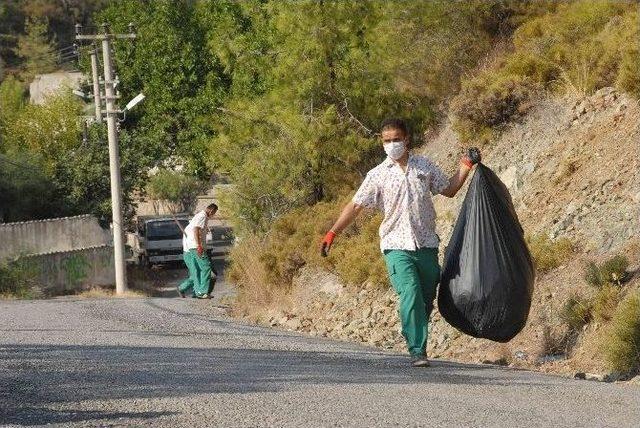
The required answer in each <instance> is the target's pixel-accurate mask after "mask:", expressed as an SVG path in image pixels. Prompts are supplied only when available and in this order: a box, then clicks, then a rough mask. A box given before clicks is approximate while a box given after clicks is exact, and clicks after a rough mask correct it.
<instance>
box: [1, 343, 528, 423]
mask: <svg viewBox="0 0 640 428" xmlns="http://www.w3.org/2000/svg"><path fill="white" fill-rule="evenodd" d="M0 367H2V369H1V371H0V384H2V385H3V387H2V393H0V409H2V412H1V414H0V424H12V423H14V424H15V423H29V422H30V421H37V422H38V423H47V422H54V423H55V422H57V423H60V422H64V421H74V420H85V419H90V418H97V419H99V418H106V417H122V416H121V415H117V414H102V413H100V412H88V413H86V414H83V413H78V412H76V413H74V414H66V413H60V412H51V411H49V410H46V409H42V407H46V406H47V405H51V404H53V403H65V402H78V401H83V400H101V399H136V398H153V397H167V398H171V397H175V398H177V397H181V396H187V395H191V394H200V393H208V394H217V393H234V394H244V393H252V392H266V391H271V392H275V391H280V390H284V389H295V388H296V384H298V385H299V384H315V385H318V384H319V385H322V384H333V385H336V384H337V385H340V384H405V383H406V384H411V385H412V387H415V385H416V384H417V385H420V384H429V383H446V384H462V385H467V384H469V385H478V384H492V385H503V384H504V385H507V384H509V385H513V384H514V383H518V379H517V378H515V379H514V377H513V374H511V378H507V373H506V371H502V370H490V371H487V368H488V367H487V366H468V365H460V364H455V363H444V362H436V363H434V366H433V367H431V368H429V369H426V370H425V369H412V368H409V367H407V361H406V359H405V358H402V357H398V356H394V355H384V354H367V353H363V354H360V353H359V354H342V353H318V352H300V351H277V350H268V349H267V350H255V349H226V348H223V349H202V348H196V349H194V348H158V347H126V346H123V347H119V346H57V345H2V346H0ZM501 373H504V375H501ZM538 380H539V379H538ZM524 381H525V380H524V379H522V382H524ZM526 382H527V384H528V385H531V384H532V382H531V379H527V380H526ZM94 413H95V414H94ZM155 416H158V415H151V413H149V414H146V413H144V414H140V415H133V416H132V415H127V417H155ZM65 418H69V419H65ZM72 418H76V419H72Z"/></svg>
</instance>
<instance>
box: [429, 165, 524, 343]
mask: <svg viewBox="0 0 640 428" xmlns="http://www.w3.org/2000/svg"><path fill="white" fill-rule="evenodd" d="M534 279H535V269H534V265H533V260H532V258H531V254H530V253H529V250H528V249H527V245H526V243H525V240H524V232H523V230H522V227H521V226H520V222H519V221H518V217H517V215H516V212H515V209H514V208H513V203H512V201H511V196H510V195H509V191H508V190H507V188H506V186H505V185H504V184H503V183H502V182H501V181H500V179H499V178H498V177H497V176H496V174H495V173H494V172H493V171H491V169H489V168H488V167H486V166H484V165H482V164H478V166H477V168H476V172H475V175H474V177H473V179H472V180H471V184H470V185H469V190H468V192H467V195H466V197H465V199H464V203H463V205H462V209H461V210H460V216H459V217H458V221H457V223H456V225H455V228H454V230H453V234H452V236H451V240H450V241H449V246H448V247H447V250H446V252H445V259H444V267H443V270H442V278H441V282H440V291H439V293H438V309H439V310H440V313H441V314H442V316H443V317H444V318H445V319H446V320H447V322H448V323H449V324H451V325H452V326H454V327H456V328H457V329H459V330H460V331H462V332H464V333H466V334H468V335H471V336H474V337H481V338H485V339H490V340H494V341H497V342H508V341H509V340H511V339H513V337H514V336H515V335H516V334H518V332H520V330H522V328H523V327H524V325H525V323H526V322H527V316H528V315H529V308H530V307H531V295H532V294H533V282H534Z"/></svg>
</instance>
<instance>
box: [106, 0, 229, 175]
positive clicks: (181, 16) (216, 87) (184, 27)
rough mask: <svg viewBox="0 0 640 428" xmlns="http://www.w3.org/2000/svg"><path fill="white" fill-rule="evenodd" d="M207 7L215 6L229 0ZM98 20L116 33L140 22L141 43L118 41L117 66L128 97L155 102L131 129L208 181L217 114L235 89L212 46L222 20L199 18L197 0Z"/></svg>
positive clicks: (115, 12) (139, 7) (138, 7)
mask: <svg viewBox="0 0 640 428" xmlns="http://www.w3.org/2000/svg"><path fill="white" fill-rule="evenodd" d="M229 3H231V2H229ZM205 4H206V5H208V6H207V7H211V8H214V7H217V5H218V4H224V2H205ZM203 7H204V6H203ZM96 20H97V21H98V22H102V21H104V22H109V23H111V24H112V28H113V30H114V31H126V28H127V25H128V24H129V23H130V22H134V23H135V24H136V32H137V39H136V43H135V44H131V43H117V44H116V55H115V62H116V67H117V69H118V73H119V75H120V78H121V81H122V85H121V87H120V90H121V91H122V93H123V97H124V98H125V99H127V98H131V97H133V96H135V95H136V94H137V93H138V92H141V91H142V92H144V93H145V95H146V96H147V100H148V102H146V103H145V104H144V105H143V106H141V108H140V109H139V110H137V111H136V112H135V113H134V115H132V117H131V118H130V120H129V121H128V123H127V124H126V125H125V126H126V127H128V128H129V129H133V128H135V129H136V132H138V133H140V134H142V135H144V136H145V138H146V140H147V141H148V142H149V143H150V144H153V145H154V151H155V153H157V159H158V161H160V160H162V159H165V158H168V157H176V156H177V157H179V158H180V159H181V160H182V161H183V162H184V163H185V164H186V166H187V169H188V170H189V171H190V172H193V173H195V174H197V175H198V176H201V177H205V176H206V175H207V174H208V173H209V168H208V167H207V165H206V163H205V161H206V143H207V141H208V139H209V138H210V137H211V135H212V129H211V127H210V123H209V122H210V121H209V120H208V119H209V114H210V113H211V111H213V109H214V108H215V107H216V106H219V105H221V103H222V100H223V97H224V94H225V92H226V88H227V87H228V81H227V80H226V79H225V78H224V73H223V70H222V67H221V65H220V63H219V61H218V60H217V58H216V57H215V56H214V55H211V54H210V53H209V51H208V49H207V39H206V34H207V33H208V27H209V26H210V25H215V23H209V22H204V21H203V20H202V19H199V16H198V13H197V4H196V3H195V2H173V1H168V0H161V1H157V2H155V1H154V2H144V3H140V2H139V1H134V0H128V1H123V2H116V3H112V4H111V5H110V6H109V7H108V8H106V9H105V10H104V11H102V12H101V13H100V14H99V15H98V17H97V18H96ZM159 52H162V54H161V55H159V54H158V53H159Z"/></svg>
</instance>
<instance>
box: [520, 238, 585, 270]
mask: <svg viewBox="0 0 640 428" xmlns="http://www.w3.org/2000/svg"><path fill="white" fill-rule="evenodd" d="M527 243H528V245H529V250H530V251H531V255H532V256H533V260H534V261H535V264H536V270H537V271H538V272H541V273H546V272H549V271H551V270H553V269H555V268H557V267H558V266H561V265H562V264H564V263H565V262H566V261H567V260H568V259H569V258H570V257H571V255H572V254H573V252H574V246H573V243H572V242H571V240H569V239H568V238H560V239H556V240H551V238H549V236H547V235H546V234H543V233H542V234H538V235H534V236H528V237H527Z"/></svg>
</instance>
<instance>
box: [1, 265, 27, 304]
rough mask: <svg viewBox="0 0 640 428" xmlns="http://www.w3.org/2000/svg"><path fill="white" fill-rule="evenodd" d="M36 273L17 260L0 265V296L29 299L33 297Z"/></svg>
mask: <svg viewBox="0 0 640 428" xmlns="http://www.w3.org/2000/svg"><path fill="white" fill-rule="evenodd" d="M35 286H36V271H35V270H34V269H33V267H31V266H29V265H28V264H27V263H26V262H24V261H22V260H18V261H15V262H12V263H7V264H0V296H1V297H5V298H6V297H15V298H30V297H33V296H34V294H35V293H34V288H35Z"/></svg>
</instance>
